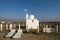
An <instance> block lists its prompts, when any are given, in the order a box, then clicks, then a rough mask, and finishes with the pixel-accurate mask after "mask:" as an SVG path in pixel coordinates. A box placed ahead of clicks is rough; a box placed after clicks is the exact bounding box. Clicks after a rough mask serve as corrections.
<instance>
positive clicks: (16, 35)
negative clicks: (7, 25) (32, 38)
mask: <svg viewBox="0 0 60 40" xmlns="http://www.w3.org/2000/svg"><path fill="white" fill-rule="evenodd" d="M21 34H22V30H21V29H20V30H18V31H17V33H15V35H14V36H13V37H12V38H21Z"/></svg>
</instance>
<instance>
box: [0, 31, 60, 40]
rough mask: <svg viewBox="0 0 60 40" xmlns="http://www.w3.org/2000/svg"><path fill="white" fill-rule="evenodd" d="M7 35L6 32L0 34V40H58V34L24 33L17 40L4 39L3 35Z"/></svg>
mask: <svg viewBox="0 0 60 40" xmlns="http://www.w3.org/2000/svg"><path fill="white" fill-rule="evenodd" d="M6 33H8V31H2V32H0V40H60V33H43V32H40V33H39V34H37V33H33V32H29V33H27V32H24V33H23V34H22V36H21V38H19V39H13V38H6V37H4V35H5V34H6Z"/></svg>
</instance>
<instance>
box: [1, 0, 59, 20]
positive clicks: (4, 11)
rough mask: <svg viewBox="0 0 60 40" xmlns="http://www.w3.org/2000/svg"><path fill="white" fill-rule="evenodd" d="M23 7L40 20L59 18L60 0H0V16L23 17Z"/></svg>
mask: <svg viewBox="0 0 60 40" xmlns="http://www.w3.org/2000/svg"><path fill="white" fill-rule="evenodd" d="M24 9H28V12H29V14H33V15H35V17H36V18H38V19H40V20H60V0H0V17H4V18H6V17H8V18H9V17H15V18H25V11H24Z"/></svg>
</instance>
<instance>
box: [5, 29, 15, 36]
mask: <svg viewBox="0 0 60 40" xmlns="http://www.w3.org/2000/svg"><path fill="white" fill-rule="evenodd" d="M15 32H16V31H15V29H12V30H11V31H10V32H9V33H8V34H7V35H6V37H12V36H13V35H14V33H15Z"/></svg>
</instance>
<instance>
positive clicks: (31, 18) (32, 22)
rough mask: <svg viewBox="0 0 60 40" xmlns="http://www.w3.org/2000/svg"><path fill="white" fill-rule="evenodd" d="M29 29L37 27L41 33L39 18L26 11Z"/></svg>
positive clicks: (27, 27) (27, 28)
mask: <svg viewBox="0 0 60 40" xmlns="http://www.w3.org/2000/svg"><path fill="white" fill-rule="evenodd" d="M29 29H35V30H37V32H38V33H39V20H37V19H36V18H34V15H28V13H26V30H27V32H28V31H29Z"/></svg>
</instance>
